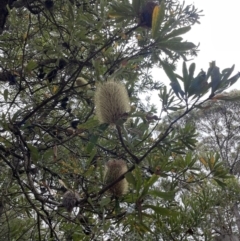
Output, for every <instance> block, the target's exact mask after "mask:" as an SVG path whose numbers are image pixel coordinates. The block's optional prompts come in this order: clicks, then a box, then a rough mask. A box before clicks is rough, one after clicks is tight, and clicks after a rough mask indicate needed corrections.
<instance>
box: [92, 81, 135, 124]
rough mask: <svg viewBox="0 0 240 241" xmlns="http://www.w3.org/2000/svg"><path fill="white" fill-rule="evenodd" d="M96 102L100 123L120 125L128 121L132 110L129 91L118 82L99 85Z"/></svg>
mask: <svg viewBox="0 0 240 241" xmlns="http://www.w3.org/2000/svg"><path fill="white" fill-rule="evenodd" d="M94 101H95V106H96V115H97V118H98V120H99V121H100V123H107V124H118V123H119V122H121V121H124V120H126V119H127V116H128V113H129V112H130V109H131V106H130V100H129V97H128V93H127V89H126V88H125V86H124V85H123V84H122V83H120V82H116V81H108V82H105V83H103V84H99V85H98V86H97V89H96V92H95V99H94Z"/></svg>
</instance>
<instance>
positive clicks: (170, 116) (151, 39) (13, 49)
mask: <svg viewBox="0 0 240 241" xmlns="http://www.w3.org/2000/svg"><path fill="white" fill-rule="evenodd" d="M49 4H50V5H49ZM146 8H147V4H146V2H145V1H143V0H133V1H127V0H121V1H106V0H101V1H95V0H94V1H78V0H76V1H67V0H61V1H53V2H51V1H45V2H44V1H27V2H26V1H15V2H14V3H12V4H10V5H9V8H7V7H6V9H8V12H9V14H8V16H7V22H6V24H5V31H4V32H3V33H2V34H1V35H0V45H1V50H0V51H1V52H0V84H1V89H0V108H1V119H0V132H1V136H0V166H1V168H0V189H1V196H0V232H1V234H2V236H1V238H0V239H4V240H66V241H67V240H107V239H111V240H154V239H156V240H184V239H185V240H187V239H188V238H189V237H190V233H191V232H190V231H189V230H190V229H194V230H200V232H195V231H194V234H191V235H192V236H193V238H194V239H195V240H196V239H198V238H199V237H202V236H203V235H205V234H206V235H208V236H206V237H207V238H209V239H211V238H212V235H211V230H212V229H213V226H211V227H206V223H207V221H208V219H209V216H208V213H207V212H208V211H209V210H211V211H212V210H213V209H214V208H213V205H215V204H214V202H215V201H216V199H214V197H216V196H217V194H216V193H215V190H214V188H215V189H216V190H222V189H219V186H221V187H222V188H227V187H230V188H229V190H234V191H233V192H236V193H237V188H236V187H237V186H238V184H237V183H233V181H232V179H230V178H229V177H230V175H229V173H228V171H226V166H224V165H222V161H223V160H222V158H220V156H218V155H217V154H209V153H205V154H206V155H200V154H199V153H200V152H198V151H197V144H198V143H197V134H196V130H195V127H196V126H194V125H192V124H191V123H184V124H182V125H177V124H178V123H179V122H180V121H181V120H182V119H183V117H185V116H186V115H187V114H188V113H189V112H191V111H192V110H194V109H196V108H199V107H200V106H202V108H205V107H206V106H205V105H206V103H208V101H209V100H215V101H216V100H219V99H224V98H225V97H223V96H221V95H219V93H220V92H222V91H223V90H224V89H226V88H227V87H229V86H231V85H232V84H234V83H235V82H236V81H237V79H238V78H239V74H237V75H234V76H233V77H231V75H232V73H233V68H234V67H232V68H228V69H225V70H223V71H222V72H221V73H220V70H219V68H218V67H217V66H216V65H215V63H214V62H213V63H211V65H210V67H209V70H208V71H207V73H206V74H205V72H204V71H202V72H201V73H200V74H198V75H195V64H191V65H190V66H189V68H188V67H187V64H186V62H184V63H183V71H182V76H180V75H178V74H176V73H175V72H174V67H175V65H176V64H177V63H178V61H179V60H180V58H182V59H183V60H184V61H186V60H187V59H188V58H189V56H190V57H192V56H196V54H197V47H196V46H195V45H194V44H193V43H191V42H186V41H184V38H183V36H184V34H185V33H186V32H188V31H190V29H191V27H192V26H193V25H194V24H195V23H199V17H200V13H201V11H198V10H197V9H196V8H195V7H194V6H193V5H187V6H185V5H184V3H180V2H179V1H177V0H176V1H170V0H165V1H159V2H156V3H154V8H153V11H152V10H151V9H150V10H151V11H150V10H149V9H146ZM146 13H147V15H146V16H145V15H144V16H145V20H146V18H147V20H148V25H146V23H144V22H142V21H143V20H142V18H143V14H146ZM149 23H150V24H149ZM150 26H151V28H150ZM154 66H155V67H158V68H163V69H164V71H165V72H166V74H167V77H168V78H169V79H170V81H171V88H170V89H168V88H167V87H166V86H165V85H164V84H162V83H159V81H158V80H155V77H154V76H152V74H151V71H150V70H151V68H152V67H154ZM79 77H80V78H82V79H84V80H85V81H84V83H85V82H86V83H85V85H81V84H80V85H79V83H78V81H77V79H78V78H79ZM111 79H114V80H115V81H119V82H121V83H123V84H124V86H125V87H126V89H127V91H128V95H129V98H130V104H131V110H130V111H129V113H121V114H123V116H121V118H120V120H118V121H116V123H115V124H116V125H109V124H106V123H103V124H100V123H99V121H98V120H97V117H96V116H95V109H96V108H95V104H94V96H95V91H96V89H97V88H98V86H99V84H101V83H103V82H105V81H109V80H111ZM78 80H79V79H78ZM154 91H157V92H158V94H159V99H158V100H156V103H155V105H149V103H148V99H147V100H146V101H144V100H143V99H142V98H141V94H142V93H145V94H146V95H148V96H149V95H151V94H152V93H153V92H154ZM208 91H211V93H209V94H208ZM106 97H107V96H106ZM234 98H235V99H238V97H236V96H235V97H234ZM225 99H227V98H225ZM109 102H110V101H109ZM146 102H147V103H146ZM160 103H162V106H161V109H160V115H157V114H156V113H157V110H158V109H159V106H160ZM110 104H111V103H110ZM106 111H107V112H108V110H106ZM110 114H111V113H110ZM163 116H165V117H164V119H161V118H162V117H163ZM126 119H127V121H126V122H125V120H126ZM122 120H124V121H122ZM113 159H114V160H119V159H121V160H124V161H125V162H126V163H127V164H128V171H127V172H126V173H123V174H122V175H121V176H120V177H119V178H118V179H117V180H115V181H114V182H112V183H110V184H108V185H106V184H105V183H104V175H105V174H104V172H105V170H104V166H105V163H106V162H107V161H109V160H113ZM123 178H126V180H127V181H128V183H129V186H130V187H129V190H128V193H127V194H126V195H123V196H121V197H115V196H112V195H111V194H110V192H108V190H109V189H110V188H111V187H112V186H113V185H115V184H116V182H119V181H121V180H122V179H123ZM203 184H206V187H203V186H202V185H203ZM66 190H72V191H75V192H76V193H78V194H79V197H80V200H78V199H77V200H72V199H71V198H70V199H69V200H68V201H69V205H70V207H71V205H73V206H74V208H73V212H71V213H69V212H67V210H65V208H64V207H63V204H62V197H63V194H64V193H66ZM224 190H225V189H224ZM212 193H213V194H214V195H215V196H213V197H212V196H211V195H212ZM73 197H74V195H73ZM225 200H231V195H230V194H229V195H227V197H226V199H225ZM231 202H233V201H232V200H231ZM204 225H205V226H204ZM189 240H190V239H189Z"/></svg>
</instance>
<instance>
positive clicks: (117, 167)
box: [105, 160, 128, 197]
mask: <svg viewBox="0 0 240 241" xmlns="http://www.w3.org/2000/svg"><path fill="white" fill-rule="evenodd" d="M126 171H127V164H126V162H125V161H123V160H109V161H108V162H107V163H106V166H105V183H106V184H110V183H112V182H114V181H115V180H117V179H118V178H119V177H120V176H121V175H122V174H123V173H125V172H126ZM127 190H128V182H127V180H126V179H125V178H124V179H122V180H121V181H119V182H118V183H116V184H115V185H114V186H112V187H111V188H110V189H109V191H110V192H111V193H112V194H113V195H114V196H116V197H120V196H122V195H123V194H125V193H126V192H127Z"/></svg>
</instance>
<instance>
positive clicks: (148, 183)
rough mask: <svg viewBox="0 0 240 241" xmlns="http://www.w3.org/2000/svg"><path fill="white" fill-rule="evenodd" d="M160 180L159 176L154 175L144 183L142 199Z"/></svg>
mask: <svg viewBox="0 0 240 241" xmlns="http://www.w3.org/2000/svg"><path fill="white" fill-rule="evenodd" d="M158 178H159V176H158V175H155V174H153V175H152V176H151V178H150V179H149V180H148V181H147V182H146V183H144V187H143V191H142V193H141V197H144V196H145V195H146V194H147V193H148V190H149V188H150V187H151V186H152V185H153V184H154V183H155V182H156V181H157V180H158Z"/></svg>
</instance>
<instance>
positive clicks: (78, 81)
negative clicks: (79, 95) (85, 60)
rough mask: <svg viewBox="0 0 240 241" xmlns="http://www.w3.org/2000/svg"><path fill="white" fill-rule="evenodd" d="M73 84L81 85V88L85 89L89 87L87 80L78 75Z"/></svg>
mask: <svg viewBox="0 0 240 241" xmlns="http://www.w3.org/2000/svg"><path fill="white" fill-rule="evenodd" d="M75 84H76V86H77V87H81V88H82V89H83V90H87V89H89V88H90V85H89V84H88V82H87V80H85V79H84V78H83V77H78V78H77V79H76V83H75Z"/></svg>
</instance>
